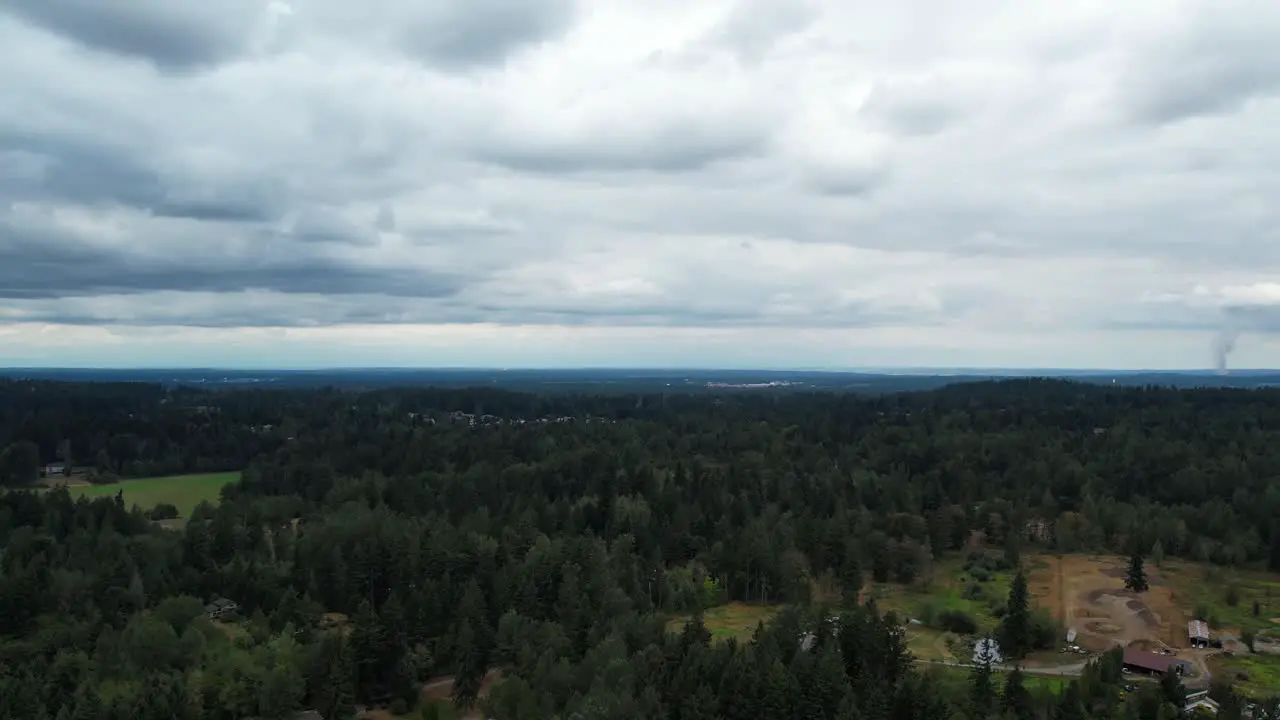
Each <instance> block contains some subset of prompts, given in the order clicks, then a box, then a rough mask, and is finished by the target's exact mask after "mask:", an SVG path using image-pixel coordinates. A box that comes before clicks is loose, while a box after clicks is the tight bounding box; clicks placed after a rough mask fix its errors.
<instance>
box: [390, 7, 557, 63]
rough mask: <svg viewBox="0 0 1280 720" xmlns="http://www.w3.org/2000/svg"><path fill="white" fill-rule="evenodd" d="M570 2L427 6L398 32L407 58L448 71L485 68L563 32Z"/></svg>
mask: <svg viewBox="0 0 1280 720" xmlns="http://www.w3.org/2000/svg"><path fill="white" fill-rule="evenodd" d="M575 11H576V6H575V3H574V0H528V1H526V2H514V3H513V2H510V1H509V0H472V1H471V2H465V3H458V2H429V3H424V4H423V10H421V11H417V12H420V14H419V15H418V17H416V18H414V19H413V20H411V21H410V22H409V23H408V24H407V25H406V26H405V27H404V29H403V34H402V35H401V42H402V43H403V47H404V48H405V49H406V50H407V51H408V52H410V53H412V54H414V55H416V56H417V57H420V58H422V59H423V60H424V61H426V62H429V63H435V64H441V65H444V66H446V67H450V68H467V67H474V66H478V65H491V64H493V63H496V62H499V61H501V60H503V59H505V58H506V57H507V56H508V55H510V54H511V53H512V52H514V51H516V50H518V49H520V48H523V47H526V46H528V45H533V44H536V43H540V42H544V41H547V40H551V39H553V38H556V37H558V36H560V35H561V34H562V33H564V32H565V31H567V30H568V29H569V26H570V25H571V24H572V23H573V20H574V17H575Z"/></svg>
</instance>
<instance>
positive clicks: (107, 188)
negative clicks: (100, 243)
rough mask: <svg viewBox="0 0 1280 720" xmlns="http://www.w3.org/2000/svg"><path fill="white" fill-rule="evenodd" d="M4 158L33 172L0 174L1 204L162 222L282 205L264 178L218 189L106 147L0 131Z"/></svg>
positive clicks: (270, 211)
mask: <svg viewBox="0 0 1280 720" xmlns="http://www.w3.org/2000/svg"><path fill="white" fill-rule="evenodd" d="M6 154H14V155H16V154H21V155H22V156H23V157H25V158H27V163H26V164H27V165H29V166H30V167H31V170H30V171H28V172H27V173H26V175H25V176H22V177H11V178H6V177H5V176H3V175H0V198H4V197H8V198H10V199H28V200H56V201H61V202H69V203H72V204H76V205H101V204H119V205H124V206H127V207H132V208H136V209H139V210H146V211H148V212H151V213H152V214H154V215H156V216H159V217H170V218H190V219H193V220H224V221H266V220H271V219H274V218H278V217H279V216H280V214H281V212H282V209H283V205H284V198H283V193H282V191H281V190H280V188H278V187H276V186H274V184H273V183H272V182H271V181H270V180H268V179H266V178H263V177H261V176H258V177H253V178H249V179H239V178H237V179H236V180H235V181H232V182H218V183H215V182H212V181H210V180H207V179H203V178H198V177H191V176H190V173H186V174H174V173H161V172H159V171H157V170H156V169H155V168H152V167H149V166H147V165H145V164H144V163H142V162H141V161H140V160H139V159H138V155H137V153H136V152H134V151H131V150H129V149H127V148H124V147H119V146H114V145H111V144H108V143H105V142H97V143H95V142H89V141H86V140H82V139H79V138H74V137H59V136H54V135H50V134H44V133H33V132H26V131H17V130H5V129H0V159H3V158H4V157H5V155H6ZM175 175H176V176H175ZM184 175H186V176H184Z"/></svg>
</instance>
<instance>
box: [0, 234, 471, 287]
mask: <svg viewBox="0 0 1280 720" xmlns="http://www.w3.org/2000/svg"><path fill="white" fill-rule="evenodd" d="M0 237H3V238H4V242H0V297H3V298H27V299H40V298H45V299H48V298H59V297H88V296H93V295H112V294H138V293H145V292H153V291H166V290H172V291H183V292H239V291H244V290H273V291H277V292H282V293H322V294H331V295H352V294H364V293H368V294H382V295H389V296H401V297H418V298H430V297H446V296H449V295H453V294H455V293H457V292H459V291H460V290H462V289H463V288H464V287H465V286H466V285H467V280H466V279H465V278H463V277H460V276H457V275H454V274H450V273H445V272H434V271H424V270H419V269H408V268H386V267H360V266H357V265H354V264H352V263H350V262H344V261H340V260H335V259H329V258H323V257H318V256H309V255H307V254H306V253H305V252H304V251H302V249H301V248H290V249H288V250H287V251H284V252H275V253H268V252H266V251H265V250H263V248H267V247H270V246H271V244H272V242H271V241H272V238H271V237H269V236H264V237H262V238H260V240H261V242H258V243H255V244H254V245H253V246H252V247H253V248H254V249H253V250H251V251H250V252H249V253H248V254H237V253H233V252H227V253H225V254H221V255H217V256H216V259H211V257H210V255H209V254H208V253H205V254H204V255H202V256H198V257H196V256H193V255H191V254H188V252H189V251H187V250H186V248H185V247H184V245H183V244H181V243H173V244H171V245H169V246H168V247H167V252H166V253H164V254H157V253H144V252H142V251H139V250H137V249H133V248H104V247H95V246H91V245H89V244H88V243H85V242H83V241H80V240H78V239H76V238H74V237H71V236H69V235H68V234H67V233H65V232H60V231H59V230H57V229H54V228H48V227H41V226H39V225H38V224H34V223H22V222H15V221H12V220H9V219H0ZM214 242H216V241H214Z"/></svg>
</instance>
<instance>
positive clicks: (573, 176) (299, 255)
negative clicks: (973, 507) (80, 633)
mask: <svg viewBox="0 0 1280 720" xmlns="http://www.w3.org/2000/svg"><path fill="white" fill-rule="evenodd" d="M1277 46H1280V3H1277V2H1276V1H1275V0H1203V1H1195V0H1126V1H1125V2H1121V3H1117V2H1114V0H1055V2H1034V3H1033V2H1026V1H1025V0H1008V1H1003V0H969V1H968V2H963V3H960V2H954V1H953V0H899V1H898V2H871V1H870V0H866V1H864V0H813V1H811V2H805V1H804V0H581V1H575V0H456V1H453V0H426V1H423V0H363V2H352V1H351V0H287V1H284V0H277V1H274V2H272V1H269V0H218V1H217V2H190V3H188V2H174V1H173V0H111V2H103V1H102V0H0V87H3V88H4V91H3V96H4V102H2V103H0V365H8V366H23V365H52V366H77V365H80V366H83V365H109V366H121V365H124V366H175V365H177V366H189V365H195V366H205V367H207V366H255V365H256V366H275V367H295V366H296V367H315V366H350V365H380V366H393V365H397V366H440V365H453V366H457V365H480V366H582V365H596V366H601V365H615V366H722V367H744V366H745V367H751V366H756V367H788V366H790V367H860V366H883V365H910V366H1005V367H1015V366H1016V367H1111V368H1128V367H1154V368H1160V367H1209V366H1211V365H1212V364H1213V353H1212V349H1211V348H1212V347H1213V344H1214V337H1215V335H1217V334H1218V333H1222V332H1228V333H1236V332H1238V333H1239V341H1238V342H1237V343H1236V347H1235V352H1234V354H1233V355H1232V357H1231V364H1232V365H1233V366H1237V367H1243V366H1250V367H1264V366H1265V367H1276V366H1280V342H1277V339H1276V336H1275V334H1274V333H1276V332H1277V331H1280V204H1278V203H1277V198H1280V52H1277V50H1276V48H1277Z"/></svg>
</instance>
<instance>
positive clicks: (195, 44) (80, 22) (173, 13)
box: [0, 0, 263, 70]
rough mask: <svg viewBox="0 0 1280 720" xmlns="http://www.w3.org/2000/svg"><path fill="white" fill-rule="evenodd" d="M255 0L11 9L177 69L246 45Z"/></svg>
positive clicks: (216, 59) (73, 2) (123, 0)
mask: <svg viewBox="0 0 1280 720" xmlns="http://www.w3.org/2000/svg"><path fill="white" fill-rule="evenodd" d="M262 7H263V5H262V4H261V3H258V2H255V1H254V0H220V1H219V2H218V3H173V2H167V1H166V0H112V1H111V2H97V1H96V0H9V1H8V2H5V3H4V4H3V5H2V6H0V12H5V13H9V14H11V15H13V16H15V17H18V18H21V19H23V20H25V21H27V22H30V23H32V24H35V25H38V26H40V27H42V28H44V29H46V30H48V31H50V32H54V33H57V34H59V35H62V36H64V37H67V38H69V39H71V40H73V41H75V42H78V43H81V44H83V45H85V46H88V47H91V48H95V49H98V50H102V51H104V52H108V53H115V54H119V55H122V56H125V57H132V58H140V59H144V60H147V61H150V62H153V63H155V64H156V65H158V66H160V67H162V68H165V69H173V70H191V69H196V68H200V67H207V66H211V65H216V64H219V63H221V62H224V61H226V60H229V59H231V58H232V57H235V56H236V55H238V54H239V53H241V52H242V51H244V50H245V48H246V46H247V40H248V34H249V32H250V30H251V28H252V25H253V22H254V19H255V8H259V9H260V8H262Z"/></svg>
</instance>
